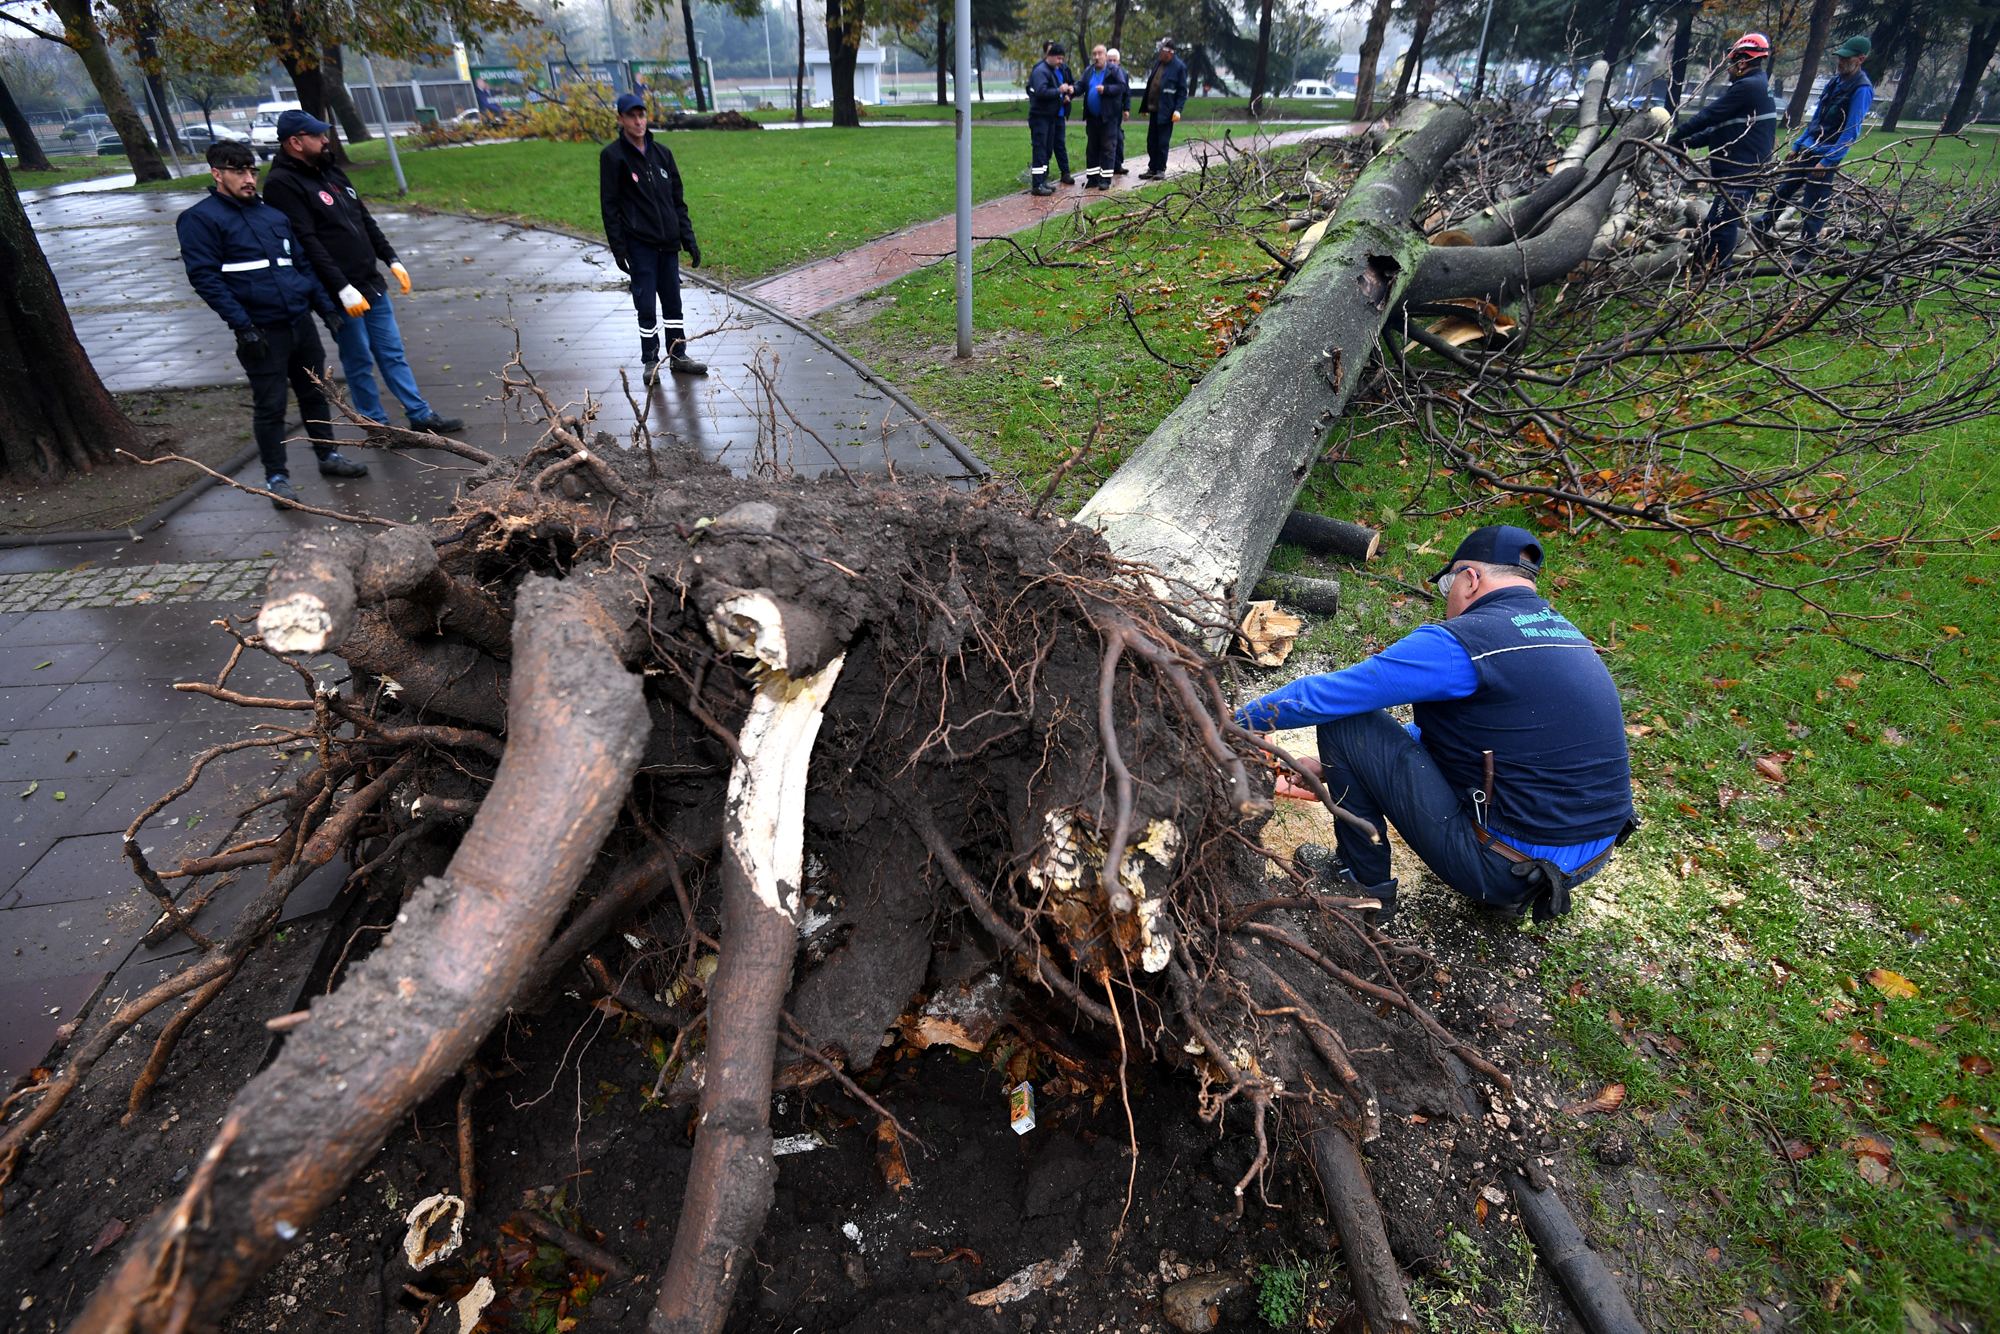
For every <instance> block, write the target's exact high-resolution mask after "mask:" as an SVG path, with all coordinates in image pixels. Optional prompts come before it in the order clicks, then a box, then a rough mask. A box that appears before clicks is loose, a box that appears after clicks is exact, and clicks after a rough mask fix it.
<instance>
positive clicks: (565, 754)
mask: <svg viewBox="0 0 2000 1334" xmlns="http://www.w3.org/2000/svg"><path fill="white" fill-rule="evenodd" d="M518 617H519V619H518V620H517V622H516V626H517V629H516V634H515V644H514V648H515V661H516V662H517V663H518V664H520V666H519V669H518V670H517V671H516V673H515V676H514V698H513V700H512V704H513V713H514V716H515V719H516V722H515V728H514V734H513V736H512V738H511V739H510V740H509V742H508V746H507V752H506V756H505V758H503V759H502V760H501V762H500V769H499V772H498V773H497V774H496V775H495V777H494V781H493V786H492V788H491V789H490V791H489V792H488V794H487V796H486V799H485V803H484V805H483V806H482V807H481V810H480V814H479V816H478V818H477V819H475V820H474V821H473V824H472V828H471V829H470V830H469V831H468V832H467V834H466V836H465V839H464V841H463V842H462V843H461V844H460V845H459V849H458V852H457V853H456V854H455V855H454V856H453V857H452V860H451V865H450V867H449V868H448V869H447V871H446V873H445V876H444V877H443V878H442V879H430V880H427V881H426V882H425V883H424V886H423V887H422V888H421V889H420V890H418V891H417V892H416V893H415V894H414V895H413V896H412V897H411V898H410V899H409V900H408V902H407V903H406V904H405V907H404V910H403V912H402V914H401V915H399V917H398V919H397V926H396V929H395V932H394V933H393V937H392V938H391V939H388V940H385V941H384V942H383V944H382V946H381V947H380V948H379V949H378V950H377V951H376V953H375V954H374V955H373V956H372V957H371V958H370V959H369V960H368V961H367V962H366V963H364V964H363V965H362V966H361V967H359V968H357V969H356V970H355V971H354V972H353V973H352V974H351V975H350V976H349V978H348V980H347V981H346V982H344V983H343V984H342V986H341V988H340V989H339V990H338V991H337V992H335V993H334V994H333V995H331V996H327V997H321V998H319V999H318V1000H316V1001H315V1002H314V1004H313V1007H312V1019H311V1021H310V1022H308V1023H306V1024H304V1025H303V1026H301V1027H299V1028H297V1029H294V1030H293V1031H292V1034H291V1037H290V1039H289V1040H288V1041H287V1042H286V1043H285V1046H284V1050H283V1051H282V1052H281V1053H280V1054H279V1056H278V1059H277V1060H276V1062H274V1063H273V1064H272V1065H271V1066H270V1068H268V1069H267V1070H265V1071H264V1073H263V1074H261V1075H259V1076H257V1077H256V1079H254V1080H252V1081H251V1083H250V1084H249V1085H248V1087H246V1088H245V1089H244V1090H243V1092H241V1093H240V1094H238V1095H237V1097H236V1098H235V1100H234V1101H233V1102H232V1103H231V1105H230V1111H229V1114H228V1117H227V1119H226V1120H225V1122H224V1124H223V1127H222V1129H221V1131H220V1132H218V1134H217V1136H216V1139H215V1141H214V1142H213V1143H212V1144H211V1145H210V1147H209V1150H208V1153H207V1154H206V1155H205V1156H204V1158H203V1160H202V1163H201V1167H200V1170H198V1171H197V1172H196V1173H195V1175H194V1177H193V1179H192V1180H191V1181H190V1183H189V1187H188V1190H187V1193H186V1194H185V1195H183V1196H182V1198H181V1201H180V1202H179V1204H178V1205H177V1206H175V1207H173V1208H171V1209H167V1210H162V1211H161V1212H160V1213H159V1214H156V1215H155V1216H154V1218H153V1221H152V1222H151V1223H149V1224H148V1225H147V1227H146V1229H145V1231H144V1232H143V1233H142V1234H141V1235H140V1237H139V1238H138V1240H137V1241H136V1242H134V1243H133V1244H132V1245H131V1247H130V1249H129V1250H128V1251H127V1253H126V1256H125V1260H124V1263H123V1264H121V1265H120V1266H119V1267H118V1268H117V1269H116V1270H115V1271H114V1272H113V1273H112V1275H111V1276H110V1278H109V1279H108V1280H106V1282H105V1283H104V1285H103V1286H102V1287H101V1288H99V1290H98V1291H97V1293H96V1294H95V1296H94V1297H93V1298H92V1300H91V1303H90V1306H89V1307H88V1308H87V1309H86V1310H85V1311H84V1313H83V1314H82V1315H81V1316H80V1317H79V1318H78V1321H77V1324H76V1326H75V1328H78V1329H136V1330H142V1331H146V1332H147V1334H155V1332H156V1331H160V1330H164V1329H168V1328H172V1329H183V1328H195V1329H212V1328H214V1327H215V1326H216V1325H217V1324H218V1323H219V1322H220V1321H221V1320H222V1318H223V1316H224V1315H225V1314H227V1312H228V1311H229V1308H230V1306H231V1305H232V1304H233V1303H234V1302H235V1301H236V1300H237V1298H239V1297H240V1296H242V1294H243V1292H244V1291H245V1290H246V1289H247V1288H248V1287H249V1286H250V1285H251V1283H253V1282H254V1281H255V1280H256V1279H257V1277H258V1276H259V1275H260V1274H262V1273H263V1272H264V1271H265V1270H267V1269H269V1268H270V1267H271V1266H272V1265H273V1264H275V1263H276V1262H277V1261H278V1260H279V1259H281V1258H282V1257H283V1256H284V1255H285V1254H286V1253H287V1252H288V1251H289V1250H290V1249H291V1247H292V1244H293V1242H294V1241H295V1239H296V1238H297V1237H298V1236H299V1235H300V1233H301V1232H302V1231H303V1230H304V1229H305V1227H306V1226H307V1225H308V1224H309V1223H310V1222H311V1221H312V1219H313V1218H314V1217H315V1216H316V1215H317V1214H318V1213H319V1211H320V1210H321V1209H322V1208H324V1207H325V1206H326V1205H327V1204H328V1203H330V1202H331V1201H333V1200H334V1199H335V1198H336V1197H337V1196H338V1195H339V1194H340V1193H341V1192H342V1191H344V1190H345V1189H346V1188H347V1184H348V1182H349V1181H350V1180H351V1179H352V1177H353V1175H354V1173H355V1172H356V1171H358V1170H360V1168H361V1167H362V1166H364V1165H365V1164H366V1163H367V1161H368V1159H369V1158H370V1157H371V1156H373V1155H374V1153H375V1152H376V1151H377V1150H378V1149H380V1147H381V1145H382V1141H383V1139H384V1137H385V1136H386V1135H387V1134H388V1133H389V1131H390V1130H391V1129H392V1128H393V1127H394V1126H395V1125H396V1124H397V1123H398V1122H400V1121H401V1120H402V1118H403V1117H404V1116H405V1115H407V1114H408V1112H409V1110H410V1108H412V1107H414V1106H416V1105H417V1104H418V1103H419V1102H421V1101H422V1100H423V1099H424V1098H426V1097H428V1096H429V1095H430V1094H431V1093H433V1092H435V1091H436V1090H437V1088H438V1087H439V1086H440V1085H441V1084H443V1083H444V1081H445V1080H446V1079H448V1078H451V1077H452V1076H453V1075H455V1074H456V1073H457V1072H458V1071H459V1070H460V1069H461V1068H462V1067H463V1066H464V1064H465V1062H466V1060H467V1059H469V1058H470V1057H471V1055H472V1053H473V1052H474V1051H475V1050H476V1049H477V1048H478V1046H479V1043H480V1041H481V1040H482V1039H484V1037H485V1036H486V1034H487V1032H488V1031H489V1030H490V1029H491V1028H492V1026H493V1024H494V1023H495V1022H496V1021H497V1020H498V1019H499V1018H500V1016H501V1015H503V1014H504V1013H505V1012H506V1006H507V1002H508V1001H509V1000H510V999H512V997H513V994H514V988H515V987H516V985H518V983H519V981H520V978H521V976H522V974H524V973H525V972H527V970H528V969H529V968H530V967H532V966H533V964H534V962H535V959H536V958H537V956H538V955H539V954H540V952H541V950H542V947H543V945H544V944H545V943H546V941H547V939H548V936H549V932H550V930H551V928H553V927H554V925H555V923H556V921H557V919H558V918H559V917H561V915H562V913H563V910H564V909H565V908H566V907H567V906H568V905H569V901H570V897H571V895H572V894H574V893H575V891H576V886H577V884H578V882H579V881H580V880H581V879H582V878H583V875H584V873H585V872H586V871H587V870H588V869H589V868H590V865H591V863H592V861H593V860H594V859H595V858H596V856H597V851H598V847H599V845H600V844H601V843H602V842H603V841H604V837H605V834H606V833H607V832H609V830H610V828H611V826H612V823H613V822H614V820H615V819H616V817H617V814H618V811H619V807H620V805H621V803H622V802H623V801H624V797H625V790H626V787H627V786H628V785H629V784H630V782H631V779H632V774H633V771H634V770H635V769H636V768H637V767H638V764H639V759H640V757H641V755H642V754H643V752H644V749H645V743H646V735H647V732H648V730H649V728H650V723H651V719H650V717H649V716H648V714H647V711H646V703H645V699H644V697H643V695H642V693H641V689H640V681H639V678H638V677H636V676H634V675H632V674H631V673H630V672H628V671H626V670H625V668H624V667H623V665H622V664H621V663H620V662H619V661H618V658H617V656H616V654H615V653H614V652H613V651H612V643H613V641H614V640H615V639H616V637H617V636H616V631H615V630H614V628H613V627H612V625H611V623H610V619H609V618H608V617H607V616H606V615H605V614H604V612H603V611H602V610H601V609H600V608H599V607H598V606H597V603H596V600H595V599H594V598H593V597H592V596H591V595H590V594H589V593H588V592H587V591H586V590H583V589H580V588H574V587H572V586H570V585H568V584H565V583H563V582H561V581H557V580H549V579H541V578H538V577H530V578H529V579H528V580H527V581H526V582H525V583H523V585H522V587H521V594H520V598H519V601H518ZM196 1217H199V1218H201V1219H202V1220H203V1222H202V1224H201V1225H199V1226H196V1225H194V1224H193V1220H194V1219H195V1218H196Z"/></svg>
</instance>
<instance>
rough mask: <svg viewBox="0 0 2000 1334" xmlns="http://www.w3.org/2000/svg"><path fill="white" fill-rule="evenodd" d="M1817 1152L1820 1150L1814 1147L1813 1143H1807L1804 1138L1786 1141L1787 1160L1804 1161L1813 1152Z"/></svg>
mask: <svg viewBox="0 0 2000 1334" xmlns="http://www.w3.org/2000/svg"><path fill="white" fill-rule="evenodd" d="M1816 1152H1818V1150H1816V1149H1814V1148H1813V1146H1812V1145H1810V1144H1808V1143H1806V1142H1805V1141H1804V1140H1802V1139H1788V1140H1786V1141H1785V1161H1786V1162H1791V1163H1802V1162H1804V1161H1805V1160H1806V1159H1808V1158H1810V1157H1812V1156H1813V1154H1814V1153H1816Z"/></svg>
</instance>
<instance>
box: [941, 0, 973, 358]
mask: <svg viewBox="0 0 2000 1334" xmlns="http://www.w3.org/2000/svg"><path fill="white" fill-rule="evenodd" d="M952 45H953V47H954V48H955V49H954V50H953V52H952V62H951V63H952V68H953V70H954V74H953V78H954V81H955V82H956V83H957V84H958V87H957V88H956V89H954V90H953V91H954V92H955V93H956V98H955V100H956V101H957V103H958V355H959V356H961V357H970V356H971V355H972V0H957V3H956V4H955V5H954V6H953V14H952ZM939 54H940V55H942V54H943V52H939Z"/></svg>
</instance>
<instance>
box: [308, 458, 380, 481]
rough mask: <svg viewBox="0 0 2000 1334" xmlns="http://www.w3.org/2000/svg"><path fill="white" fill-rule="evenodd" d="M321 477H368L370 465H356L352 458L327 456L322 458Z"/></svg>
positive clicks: (320, 462) (320, 463)
mask: <svg viewBox="0 0 2000 1334" xmlns="http://www.w3.org/2000/svg"><path fill="white" fill-rule="evenodd" d="M319 475H320V476H322V477H366V476H367V475H368V465H367V464H365V463H356V462H355V461H354V460H353V459H350V458H342V457H341V456H340V455H339V454H327V455H323V456H322V457H321V458H320V461H319Z"/></svg>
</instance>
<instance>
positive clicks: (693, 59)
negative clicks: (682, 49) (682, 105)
mask: <svg viewBox="0 0 2000 1334" xmlns="http://www.w3.org/2000/svg"><path fill="white" fill-rule="evenodd" d="M681 27H682V28H683V29H685V30H686V31H687V44H688V76H689V77H690V78H691V79H693V80H694V109H695V110H696V111H706V110H708V93H707V92H706V91H705V90H704V88H703V83H702V77H701V52H700V51H699V50H698V49H697V48H696V46H695V38H694V4H693V2H692V0H681Z"/></svg>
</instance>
